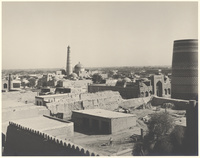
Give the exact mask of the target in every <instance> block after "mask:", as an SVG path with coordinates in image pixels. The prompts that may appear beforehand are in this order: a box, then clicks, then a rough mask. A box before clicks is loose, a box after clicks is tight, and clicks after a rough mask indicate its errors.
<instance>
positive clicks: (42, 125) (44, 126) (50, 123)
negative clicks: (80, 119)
mask: <svg viewBox="0 0 200 158" xmlns="http://www.w3.org/2000/svg"><path fill="white" fill-rule="evenodd" d="M13 122H14V123H16V124H19V125H21V126H24V127H27V128H31V129H34V130H37V131H41V132H43V131H46V130H51V129H55V128H61V127H66V126H68V125H69V123H66V122H61V121H57V120H54V119H49V118H46V117H43V116H40V117H32V118H26V119H20V120H15V121H13ZM70 123H71V122H70ZM47 134H48V133H47Z"/></svg>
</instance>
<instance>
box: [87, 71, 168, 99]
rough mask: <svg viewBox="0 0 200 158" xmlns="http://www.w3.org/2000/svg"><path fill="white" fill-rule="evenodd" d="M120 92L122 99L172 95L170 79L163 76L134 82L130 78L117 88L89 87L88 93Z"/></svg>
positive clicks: (104, 86) (96, 85)
mask: <svg viewBox="0 0 200 158" xmlns="http://www.w3.org/2000/svg"><path fill="white" fill-rule="evenodd" d="M107 90H112V91H118V92H119V93H120V95H121V96H122V98H124V99H130V98H138V97H148V96H151V95H157V96H160V97H162V96H165V97H169V96H170V95H171V83H170V79H169V78H168V77H167V76H164V75H163V74H159V75H152V76H150V77H149V78H143V79H138V80H136V81H135V82H133V81H132V80H131V79H129V78H124V79H119V80H118V81H117V82H116V85H115V86H111V85H107V84H91V85H88V92H90V93H95V92H98V91H107Z"/></svg>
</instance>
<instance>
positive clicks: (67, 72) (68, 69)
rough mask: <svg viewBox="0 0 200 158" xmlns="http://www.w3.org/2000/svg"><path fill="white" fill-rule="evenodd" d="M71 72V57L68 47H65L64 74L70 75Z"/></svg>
mask: <svg viewBox="0 0 200 158" xmlns="http://www.w3.org/2000/svg"><path fill="white" fill-rule="evenodd" d="M71 73H72V68H71V59H70V47H69V46H68V47H67V67H66V75H67V76H68V75H70V74H71Z"/></svg>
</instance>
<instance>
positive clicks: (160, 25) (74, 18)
mask: <svg viewBox="0 0 200 158" xmlns="http://www.w3.org/2000/svg"><path fill="white" fill-rule="evenodd" d="M197 20H198V3H197V2H148V3H147V2H3V3H2V68H3V69H16V68H65V67H66V58H67V46H68V45H70V47H71V60H72V65H73V66H74V65H75V64H77V63H78V62H79V61H80V62H81V63H82V64H83V65H84V66H85V67H93V66H147V65H171V64H172V51H173V41H174V40H178V39H193V38H195V39H196V38H198V21H197Z"/></svg>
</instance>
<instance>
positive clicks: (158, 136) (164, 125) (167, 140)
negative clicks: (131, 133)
mask: <svg viewBox="0 0 200 158" xmlns="http://www.w3.org/2000/svg"><path fill="white" fill-rule="evenodd" d="M147 126H148V134H147V135H146V136H145V137H144V139H143V140H142V142H140V144H137V145H135V147H134V149H133V154H134V155H149V156H150V155H151V156H152V155H163V156H164V155H170V154H173V151H174V145H173V141H172V139H171V137H170V133H171V132H172V131H173V129H174V121H173V118H172V117H171V116H170V115H169V114H168V113H165V112H164V113H163V112H161V113H154V114H153V115H152V116H151V118H150V120H149V121H148V125H147Z"/></svg>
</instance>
